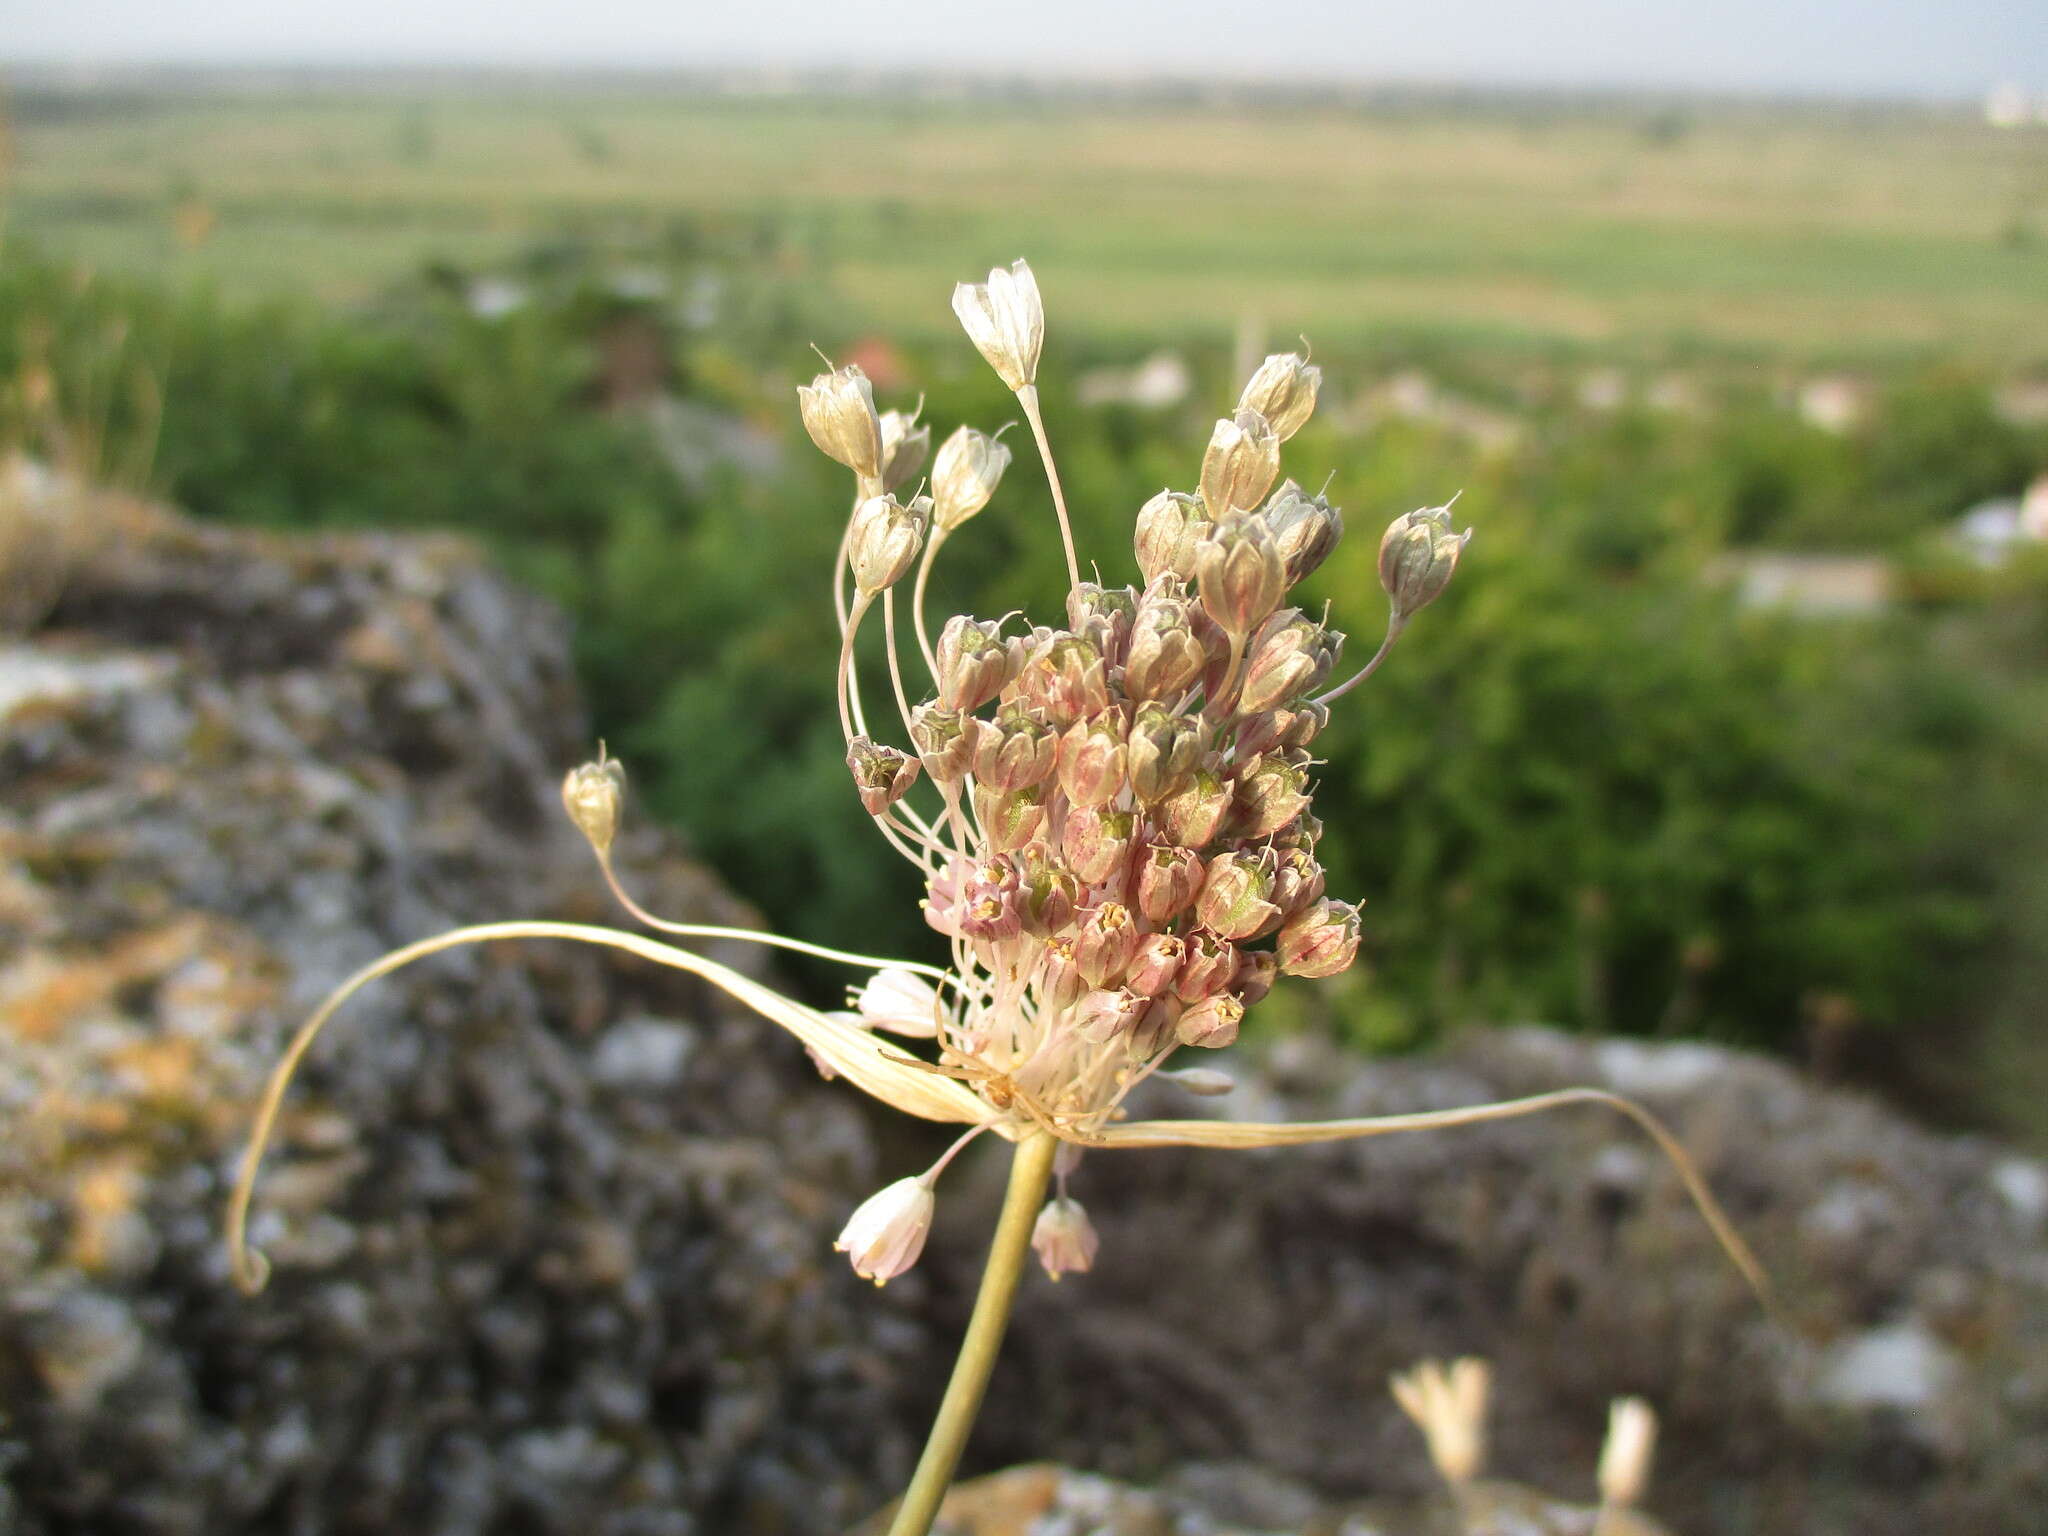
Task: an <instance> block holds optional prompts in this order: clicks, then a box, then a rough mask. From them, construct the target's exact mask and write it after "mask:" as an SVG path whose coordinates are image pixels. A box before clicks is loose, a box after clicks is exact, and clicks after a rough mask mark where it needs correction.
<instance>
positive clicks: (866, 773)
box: [846, 736, 917, 816]
mask: <svg viewBox="0 0 2048 1536" xmlns="http://www.w3.org/2000/svg"><path fill="white" fill-rule="evenodd" d="M846 766H847V767H848V768H850V769H851V770H852V771H853V787H854V788H855V789H856V790H858V791H859V793H860V803H861V804H862V806H864V807H865V808H866V809H867V813H868V814H869V815H870V816H879V815H881V814H882V812H884V811H886V810H887V809H889V807H890V806H892V805H894V804H895V803H896V802H897V801H898V800H901V799H902V798H903V797H904V795H905V794H907V793H908V792H909V790H910V786H911V785H912V784H914V783H915V782H916V781H917V759H916V758H914V757H912V756H911V755H910V754H909V753H908V752H899V751H897V750H896V748H894V747H884V746H878V745H876V744H875V743H874V742H872V741H870V740H868V738H867V737H865V736H856V737H854V738H853V740H852V741H850V742H848V743H847V745H846Z"/></svg>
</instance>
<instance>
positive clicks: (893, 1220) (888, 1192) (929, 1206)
mask: <svg viewBox="0 0 2048 1536" xmlns="http://www.w3.org/2000/svg"><path fill="white" fill-rule="evenodd" d="M936 1204H937V1201H936V1200H935V1198H934V1197H933V1195H932V1192H931V1187H930V1186H929V1185H927V1184H926V1183H925V1182H924V1180H923V1179H918V1178H913V1179H898V1180H897V1181H896V1182H895V1183H894V1184H891V1185H889V1186H888V1187H887V1188H886V1189H882V1190H879V1191H877V1192H876V1193H874V1194H872V1195H870V1196H868V1198H867V1199H865V1200H863V1201H862V1202H861V1203H860V1206H859V1207H858V1208H857V1209H856V1210H855V1211H854V1213H853V1215H852V1216H851V1217H849V1218H848V1219H847V1223H846V1225H845V1227H844V1228H842V1229H841V1230H840V1233H839V1240H838V1241H837V1242H835V1243H834V1244H833V1245H832V1246H833V1247H835V1248H837V1249H838V1250H839V1251H840V1252H841V1253H843V1254H845V1255H846V1256H847V1257H848V1258H849V1259H851V1260H852V1261H853V1272H854V1273H855V1274H857V1275H859V1276H860V1277H861V1278H862V1279H863V1280H872V1281H874V1282H875V1284H876V1285H885V1284H887V1283H888V1282H889V1281H891V1280H893V1279H895V1278H896V1276H898V1275H900V1274H902V1273H903V1271H905V1270H906V1269H908V1268H910V1266H911V1265H913V1264H915V1263H916V1262H917V1257H918V1255H919V1254H921V1253H923V1252H924V1240H925V1236H926V1234H928V1233H929V1232H930V1231H931V1229H932V1211H933V1209H934V1207H935V1206H936Z"/></svg>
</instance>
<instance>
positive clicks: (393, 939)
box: [0, 500, 928, 1536]
mask: <svg viewBox="0 0 2048 1536" xmlns="http://www.w3.org/2000/svg"><path fill="white" fill-rule="evenodd" d="M81 513H82V514H85V513H89V516H90V519H91V525H90V526H91V532H92V539H91V541H90V542H91V545H92V547H91V548H90V549H88V550H84V551H82V552H81V553H80V556H79V558H78V559H77V560H76V561H75V563H74V567H73V569H72V570H71V572H70V574H69V578H68V580H67V581H66V582H65V584H64V585H63V588H62V592H61V596H52V597H51V598H49V600H47V601H45V602H43V603H41V604H39V605H38V606H39V611H40V612H41V613H42V615H43V622H42V623H41V626H40V627H39V628H38V630H37V631H36V632H35V633H34V634H33V635H32V636H30V637H28V638H27V639H23V640H17V641H15V642H13V643H7V644H4V645H0V1122H4V1123H5V1125H6V1128H7V1129H6V1134H5V1136H4V1138H0V1530H6V1531H12V1532H20V1533H23V1536H41V1533H57V1532H77V1531H93V1532H96V1533H107V1536H120V1533H126V1532H134V1533H151V1536H156V1533H164V1536H169V1533H186V1532H192V1533H197V1532H206V1533H208V1536H223V1533H231V1532H257V1531H262V1532H281V1531H296V1532H337V1533H339V1532H368V1531H378V1532H387V1531H395V1530H404V1531H412V1532H419V1533H423V1536H424V1533H435V1536H440V1533H447V1536H454V1533H472V1532H474V1533H480V1532H484V1531H511V1530H517V1531H522V1532H527V1531H532V1532H571V1531H573V1532H576V1533H578V1536H599V1533H607V1536H609V1533H616V1536H629V1533H630V1536H656V1533H662V1536H669V1533H673V1536H684V1533H694V1532H719V1533H724V1532H735V1531H775V1532H791V1533H798V1532H822V1531H828V1530H842V1529H844V1528H845V1526H846V1525H847V1524H849V1523H850V1522H851V1521H852V1520H854V1519H855V1518H857V1517H859V1516H860V1515H862V1514H864V1513H865V1512H867V1511H869V1510H871V1509H872V1508H873V1507H874V1506H875V1504H876V1503H877V1502H879V1501H880V1499H881V1498H882V1497H883V1496H884V1495H885V1494H886V1492H887V1491H888V1489H889V1488H890V1487H891V1486H892V1485H893V1484H894V1483H895V1482H896V1481H897V1480H898V1479H900V1477H901V1476H902V1475H903V1473H904V1470H905V1468H906V1467H907V1464H908V1459H909V1456H910V1455H911V1454H912V1453H913V1452H914V1450H915V1444H916V1437H917V1432H918V1430H917V1424H916V1418H915V1414H914V1413H912V1412H910V1411H908V1410H907V1409H906V1408H905V1407H904V1405H903V1404H902V1403H901V1402H900V1401H899V1399H898V1395H897V1394H898V1386H897V1384H898V1383H900V1382H902V1381H903V1380H905V1379H906V1378H907V1377H909V1376H911V1375H912V1374H913V1366H912V1362H914V1361H923V1360H924V1359H926V1358H927V1357H928V1350H927V1348H926V1340H925V1338H924V1336H923V1334H922V1333H921V1331H920V1330H919V1328H918V1327H917V1325H916V1324H915V1323H914V1321H912V1320H911V1319H910V1318H909V1317H908V1316H907V1315H906V1311H905V1304H904V1301H903V1300H901V1299H898V1298H896V1297H894V1296H892V1297H890V1298H882V1299H878V1298H877V1297H876V1296H875V1295H874V1293H873V1292H872V1290H870V1289H868V1288H866V1287H864V1286H859V1285H858V1284H857V1283H856V1282H855V1280H854V1277H853V1276H852V1275H851V1274H850V1273H848V1272H847V1271H846V1269H845V1266H844V1264H843V1262H842V1261H840V1260H838V1259H837V1258H836V1257H835V1256H834V1255H833V1253H832V1252H831V1238H832V1235H833V1233H834V1232H835V1231H836V1229H837V1225H838V1223H839V1222H840V1221H841V1220H843V1219H844V1216H845V1213H846V1211H847V1210H848V1209H849V1208H850V1207H851V1205H852V1204H853V1203H854V1201H856V1200H857V1199H858V1198H859V1197H860V1196H861V1195H863V1194H865V1193H866V1192H867V1191H868V1190H870V1189H872V1188H873V1187H874V1185H875V1184H876V1183H877V1182H878V1181H879V1175H878V1173H877V1171H876V1169H875V1168H874V1167H873V1166H872V1165H873V1163H874V1157H875V1154H874V1150H873V1144H872V1142H871V1139H870V1135H869V1133H868V1131H867V1129H866V1127H865V1124H864V1122H863V1120H862V1119H861V1117H860V1114H859V1113H858V1112H857V1110H856V1108H855V1106H854V1104H853V1102H852V1101H851V1099H850V1098H849V1096H848V1095H846V1094H845V1093H844V1092H843V1091H841V1090H840V1089H838V1088H833V1087H828V1086H825V1085H823V1084H821V1083H819V1082H818V1081H817V1078H816V1075H815V1073H814V1072H812V1070H811V1069H810V1067H809V1066H808V1064H807V1063H806V1062H805V1061H804V1058H803V1054H802V1052H801V1050H800V1049H798V1048H797V1047H796V1046H794V1045H793V1044H791V1043H789V1042H787V1041H786V1040H785V1039H784V1038H783V1037H781V1036H780V1035H779V1034H777V1033H776V1032H775V1031H773V1030H772V1029H769V1028H767V1027H764V1026H762V1025H761V1024H760V1023H759V1022H758V1021H756V1020H753V1019H752V1018H751V1017H748V1018H740V1017H736V1016H734V1014H733V1013H732V1012H731V1011H730V1010H728V1009H727V1008H725V1007H724V1006H722V1005H721V1003H720V1002H719V1001H718V1000H717V999H716V998H714V997H712V996H709V995H707V994H705V993H704V992H703V991H702V990H700V989H698V988H696V987H694V986H692V985H689V984H685V983H676V982H671V981H667V980H663V979H659V978H657V977H656V976H654V975H650V974H649V973H648V971H647V970H646V969H645V968H641V967H635V966H634V965H633V964H632V963H631V962H625V963H623V964H614V963H611V962H609V961H607V960H605V959H603V958H601V957H596V956H593V955H592V954H590V953H586V952H583V951H580V950H572V949H571V948H570V947H569V946H561V945H546V944H539V945H520V946H500V947H498V948H495V949H489V950H482V949H479V950H468V951H464V952H461V953H459V954H455V955H451V956H448V957H445V958H441V959H436V960H434V961H431V962H427V963H425V964H422V965H420V966H418V967H416V968H414V969H412V970H410V971H406V972H403V973H401V974H400V975H398V976H396V977H394V978H392V979H391V980H390V981H388V982H385V983H383V984H381V985H380V986H378V987H376V988H374V989H372V990H371V992H369V993H368V994H367V995H365V996H364V997H362V998H361V999H360V1000H359V1001H358V1002H357V1003H356V1004H354V1005H353V1006H352V1007H351V1008H350V1010H349V1011H348V1012H347V1013H346V1014H345V1015H344V1016H343V1017H342V1018H341V1019H340V1020H338V1021H337V1023H336V1025H335V1027H334V1029H333V1030H332V1031H331V1033H330V1036H329V1038H328V1039H327V1040H326V1041H325V1042H324V1043H323V1044H322V1046H321V1047H320V1048H319V1049H318V1050H317V1051H316V1052H315V1055H314V1057H313V1060H312V1061H311V1063H310V1064H309V1066H308V1068H307V1070H306V1072H305V1074H304V1076H303V1078H302V1080H301V1082H300V1084H299V1085H298V1087H297V1088H296V1089H295V1090H294V1093H293V1095H292V1097H291V1099H290V1101H289V1104H288V1110H287V1114H286V1117H285V1121H284V1125H283V1135H282V1142H281V1147H280V1150H279V1152H278V1153H277V1154H274V1157H273V1162H272V1164H271V1167H270V1170H269V1172H268V1173H267V1175H266V1178H265V1182H264V1185H263V1188H262V1192H261V1195H260V1197H259V1202H258V1218H257V1227H258V1230H257V1232H256V1236H257V1238H258V1241H259V1242H260V1243H261V1244H262V1245H263V1246H265V1247H266V1248H267V1249H268V1250H269V1252H270V1254H271V1257H272V1258H273V1259H274V1260H275V1261H276V1278H275V1280H274V1281H273V1283H272V1285H271V1287H270V1289H269V1290H268V1291H267V1292H266V1293H265V1294H264V1295H263V1296H261V1297H260V1298H257V1299H255V1300H245V1299H243V1298H242V1297H240V1296H239V1295H237V1294H236V1293H235V1292H234V1291H233V1289H232V1288H231V1287H230V1285H229V1283H228V1273H227V1269H226V1266H225V1263H224V1259H223V1254H222V1246H221V1212H222V1202H223V1198H224V1194H225V1191H226V1188H227V1181H228V1180H229V1179H230V1178H231V1176H232V1165H233V1160H234V1158H235V1157H236V1156H237V1155H238V1153H239V1151H240V1148H241V1145H242V1142H243V1139H244V1137H245V1136H246V1133H247V1130H248V1126H249V1122H250V1116H251V1111H252V1106H253V1102H254V1098H255V1095H256V1093H257V1091H258V1090H259V1088H260V1086H261V1083H262V1079H263V1075H264V1074H265V1073H266V1072H267V1070H268V1069H269V1067H270V1065H271V1063H272V1062H273V1060H274V1059H275V1058H276V1056H277V1053H278V1051H279V1049H280V1046H281V1044H282V1041H283V1038H284V1035H285V1032H286V1031H287V1030H288V1029H290V1028H291V1027H292V1026H293V1025H294V1024H295V1023H296V1022H297V1020H298V1018H299V1017H300V1016H301V1015H302V1014H303V1013H304V1011H305V1010H306V1008H307V1007H308V1006H309V1005H310V1004H311V1003H312V1002H314V1001H315V1000H317V998H318V997H319V996H320V995H321V994H322V993H323V992H324V991H325V990H326V989H327V988H328V987H329V986H331V985H332V984H333V983H334V982H336V981H337V980H339V979H340V978H341V977H342V976H344V975H345V974H347V973H348V972H349V971H350V970H351V969H353V968H354V967H356V966H358V965H360V964H362V963H363V962H364V961H366V960H369V959H371V958H373V957H374V956H376V955H377V954H378V953H380V952H381V951H383V950H385V949H387V948H389V947H391V946H393V945H395V944H398V943H402V942H406V941H409V940H411V939H413V938H417V937H420V936H422V935H425V934H429V933H432V932H434V931H436V930H437V929H440V928H443V927H446V926H449V925H452V924H456V923H461V922H468V921H479V920H489V919H496V918H503V917H509V916H555V917H578V918H605V917H606V912H605V908H604V906H603V905H602V903H601V900H600V897H601V894H602V893H601V888H600V887H599V886H598V884H597V882H596V880H595V877H594V874H593V871H592V869H591V867H590V863H589V857H588V852H587V850H586V849H585V848H584V847H583V846H582V844H581V842H580V839H578V838H577V837H576V836H575V835H574V834H573V833H572V832H571V831H570V830H569V829H568V828H567V826H566V824H565V823H564V822H563V819H562V816H561V812H560V807H559V802H558V800H557V798H556V793H557V792H556V787H555V786H556V784H557V783H558V781H559V775H560V773H561V770H562V769H563V767H564V766H565V765H567V764H569V763H571V762H573V761H575V760H576V759H577V758H579V757H581V756H583V755H586V753H587V750H588V749H587V746H586V743H585V737H584V729H585V728H584V723H583V719H582V715H581V709H580V705H579V703H578V699H577V695H576V692H575V689H574V687H573V686H572V682H571V677H570V672H569V668H568V665H567V657H566V645H565V626H564V625H563V624H562V622H561V620H560V619H559V617H558V616H557V615H555V614H554V613H552V612H550V611H549V610H547V609H546V608H545V607H544V606H543V605H541V604H539V603H537V602H536V601H534V600H532V599H530V598H528V597H526V596H524V595H522V594H521V593H519V592H517V591H516V590H514V589H513V588H511V587H510V586H508V585H507V584H506V583H504V582H503V581H502V580H501V579H499V578H497V577H496V576H494V575H493V574H491V572H490V571H489V570H488V569H487V568H486V567H485V566H483V565H482V564H481V563H480V562H479V561H478V560H477V558H476V557H475V556H474V554H473V553H472V552H470V551H469V550H467V549H466V548H464V547H462V546H460V545H457V544H453V543H438V542H432V541H418V540H398V539H385V538H346V539H342V538H336V539H309V540H277V539H271V538H266V537H261V536H257V535H253V534H246V533H230V532H227V531H223V530H219V529H206V528H198V527H193V526H191V525H188V524H185V523H182V522H180V521H177V520H175V519H173V518H170V517H168V516H165V515H163V514H161V513H157V512H153V511H151V510H150V509H148V508H145V507H141V506H135V505H126V504H122V503H119V502H114V501H107V500H100V501H97V502H95V503H94V504H93V505H92V506H91V507H90V508H89V509H88V508H84V507H81ZM623 852H624V854H625V857H626V858H627V860H628V862H629V863H630V864H632V865H633V866H634V877H635V879H636V880H638V881H639V882H640V883H641V885H642V886H643V887H644V888H645V889H646V892H647V894H648V896H649V899H650V900H651V901H653V902H655V903H656V904H658V905H660V906H661V907H663V908H665V909H666V910H667V911H669V912H670V913H671V914H673V915H676V916H687V917H694V918H697V919H699V920H711V921H721V920H722V921H727V922H733V921H738V922H745V921H746V920H747V914H746V913H745V912H744V911H742V910H741V909H739V908H738V907H737V905H736V904H735V903H734V902H733V901H732V900H731V899H729V898H728V897H726V896H725V895H723V894H722V893H721V891H720V890H719V888H718V886H717V885H716V884H715V883H714V882H713V881H712V880H711V879H709V878H707V877H706V876H705V875H703V874H702V873H701V872H699V871H697V870H696V869H694V868H692V867H691V866H689V865H688V864H686V863H684V862H682V861H680V860H678V859H676V858H675V857H674V856H673V855H671V854H668V853H665V852H664V851H663V850H662V848H661V846H660V844H659V842H658V841H657V840H653V839H646V840H642V841H639V842H637V843H636V842H632V841H630V840H629V841H628V843H627V844H626V846H625V847H624V849H623ZM741 950H742V947H738V946H735V947H734V952H733V953H729V954H728V953H723V952H721V953H720V955H719V958H721V959H725V960H728V961H730V962H732V963H734V964H738V965H742V966H749V967H751V966H753V965H755V964H756V963H757V962H756V961H755V960H754V959H753V958H751V957H750V956H749V955H748V954H747V953H743V952H741Z"/></svg>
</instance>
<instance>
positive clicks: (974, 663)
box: [932, 613, 1015, 709]
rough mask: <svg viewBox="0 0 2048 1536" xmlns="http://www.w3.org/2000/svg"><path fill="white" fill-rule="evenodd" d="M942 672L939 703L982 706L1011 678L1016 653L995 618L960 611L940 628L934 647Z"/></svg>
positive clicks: (935, 664) (935, 668) (954, 706)
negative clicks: (973, 616) (1005, 638)
mask: <svg viewBox="0 0 2048 1536" xmlns="http://www.w3.org/2000/svg"><path fill="white" fill-rule="evenodd" d="M932 660H933V671H934V672H936V673H937V675H938V682H939V702H940V703H941V704H943V705H945V706H946V708H948V709H979V708H981V706H982V705H984V704H986V703H987V702H988V701H989V700H990V699H992V698H994V697H995V696H996V695H997V694H998V693H1000V692H1001V691H1002V687H1003V684H1004V683H1006V682H1008V681H1009V680H1010V675H1011V672H1012V670H1013V669H1014V665H1015V656H1014V653H1013V652H1012V650H1011V648H1010V646H1009V645H1008V644H1007V643H1006V642H1005V641H1004V639H1003V627H1002V625H1001V624H1000V623H998V622H996V621H995V620H993V619H971V618H969V617H968V616H967V615H966V614H964V613H963V614H956V615H954V617H952V618H950V619H948V620H946V627H945V628H944V629H942V630H940V631H939V643H938V644H937V645H936V646H934V647H932Z"/></svg>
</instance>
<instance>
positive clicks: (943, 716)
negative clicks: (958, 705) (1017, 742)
mask: <svg viewBox="0 0 2048 1536" xmlns="http://www.w3.org/2000/svg"><path fill="white" fill-rule="evenodd" d="M984 729H986V726H985V725H984V723H983V722H982V721H980V720H977V719H976V718H975V717H974V716H973V715H970V714H969V713H968V712H967V711H966V710H964V709H948V708H946V707H945V706H943V705H940V704H924V705H920V706H919V707H918V708H917V709H916V710H915V711H914V712H913V713H912V714H911V717H910V739H911V740H912V741H913V742H915V743H916V744H917V753H918V757H919V759H920V760H921V761H922V762H923V763H924V771H925V772H926V773H928V774H930V775H931V779H932V782H933V783H934V784H958V783H959V782H960V781H961V780H962V779H964V778H966V777H967V775H968V774H970V773H972V772H974V755H975V748H976V747H977V746H979V745H980V743H981V733H982V731H983V730H984Z"/></svg>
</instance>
